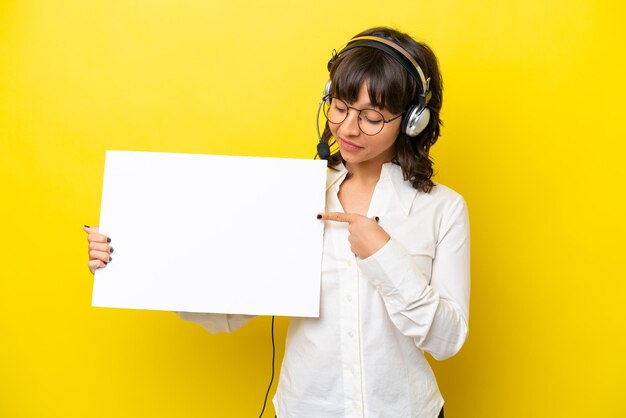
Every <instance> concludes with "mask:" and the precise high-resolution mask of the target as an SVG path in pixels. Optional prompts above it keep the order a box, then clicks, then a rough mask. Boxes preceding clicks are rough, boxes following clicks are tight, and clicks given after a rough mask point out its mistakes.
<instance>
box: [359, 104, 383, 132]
mask: <svg viewBox="0 0 626 418" xmlns="http://www.w3.org/2000/svg"><path fill="white" fill-rule="evenodd" d="M383 126H385V117H384V116H383V115H382V113H379V112H377V111H376V110H374V109H363V110H361V114H360V115H359V128H361V131H363V133H364V134H365V135H376V134H377V133H379V132H380V131H382V130H383Z"/></svg>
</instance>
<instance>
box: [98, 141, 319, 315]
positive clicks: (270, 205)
mask: <svg viewBox="0 0 626 418" xmlns="http://www.w3.org/2000/svg"><path fill="white" fill-rule="evenodd" d="M325 184H326V162H325V161H319V160H317V161H316V160H298V159H284V158H258V157H227V156H216V155H197V154H172V153H156V152H128V151H107V153H106V162H105V169H104V184H103V191H102V207H101V212H100V232H101V233H103V234H105V235H107V236H109V237H111V246H112V247H113V248H114V250H115V251H114V253H113V254H112V257H113V260H112V261H111V262H110V263H109V265H108V266H107V267H106V268H104V269H99V270H97V271H96V275H95V279H94V287H93V299H92V304H93V306H101V307H111V308H133V309H155V310H168V311H187V312H213V313H230V314H252V315H280V316H302V317H317V316H319V297H320V272H321V263H322V245H323V232H324V225H323V222H322V221H320V220H318V219H317V218H316V215H317V214H318V213H319V212H321V211H323V210H324V202H325V190H326V187H325Z"/></svg>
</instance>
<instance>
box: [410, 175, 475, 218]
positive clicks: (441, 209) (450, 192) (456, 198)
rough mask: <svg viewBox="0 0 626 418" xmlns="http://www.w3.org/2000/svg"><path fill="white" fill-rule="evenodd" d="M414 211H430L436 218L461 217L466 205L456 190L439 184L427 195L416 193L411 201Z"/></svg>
mask: <svg viewBox="0 0 626 418" xmlns="http://www.w3.org/2000/svg"><path fill="white" fill-rule="evenodd" d="M412 206H413V208H414V209H416V210H420V209H421V210H424V209H426V208H427V209H428V210H431V211H432V212H433V213H434V214H436V215H438V216H443V217H447V216H453V217H457V216H463V214H465V213H466V212H467V205H466V203H465V199H464V198H463V196H462V195H461V194H460V193H459V192H457V191H456V190H454V189H452V188H450V187H448V186H445V185H443V184H441V183H435V186H434V187H433V188H432V189H431V191H430V192H429V193H425V192H417V194H416V196H415V200H414V201H413V205H412Z"/></svg>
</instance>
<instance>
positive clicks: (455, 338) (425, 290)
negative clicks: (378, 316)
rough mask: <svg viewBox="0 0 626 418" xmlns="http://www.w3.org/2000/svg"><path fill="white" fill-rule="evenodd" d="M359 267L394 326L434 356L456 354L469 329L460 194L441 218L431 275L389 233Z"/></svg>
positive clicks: (466, 259) (465, 224)
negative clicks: (382, 301) (378, 247)
mask: <svg viewBox="0 0 626 418" xmlns="http://www.w3.org/2000/svg"><path fill="white" fill-rule="evenodd" d="M358 264H359V268H360V269H361V270H362V271H363V272H364V273H365V275H366V276H367V277H368V279H369V280H370V282H371V283H372V284H373V285H374V286H375V287H376V288H377V289H378V291H379V292H380V294H381V296H382V298H383V300H384V303H385V306H386V308H387V312H388V313H389V316H390V318H391V320H392V321H393V323H394V324H395V325H396V327H398V329H399V330H400V331H401V332H402V333H403V334H404V335H407V336H409V337H411V338H413V340H414V341H415V344H416V346H417V347H419V348H420V349H422V350H424V351H427V352H429V353H430V354H431V355H432V356H433V357H434V358H435V359H437V360H443V359H446V358H448V357H451V356H453V355H454V354H456V353H457V352H458V351H459V350H460V349H461V346H462V345H463V343H464V342H465V339H466V338H467V334H468V319H469V288H470V275H469V221H468V216H467V208H466V206H465V202H464V201H463V199H462V198H461V197H459V198H458V199H457V200H455V202H454V203H453V204H452V205H451V207H450V208H449V209H448V211H447V213H446V215H445V217H444V218H443V220H442V223H441V226H440V230H439V237H438V242H437V246H436V250H435V257H434V259H433V264H432V273H431V277H430V281H429V278H428V277H427V275H425V274H424V273H423V272H422V271H421V270H420V269H419V268H418V266H417V265H416V263H415V261H414V260H413V259H412V256H411V255H410V254H409V253H408V252H407V250H406V249H405V248H404V247H403V246H402V245H401V244H400V243H399V242H397V241H396V240H394V239H393V238H391V239H390V240H389V241H388V242H387V243H386V244H385V245H384V246H383V247H382V248H381V249H380V250H378V251H377V252H376V253H374V254H373V255H371V256H370V257H367V258H366V259H363V260H359V262H358Z"/></svg>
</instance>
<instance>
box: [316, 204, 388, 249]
mask: <svg viewBox="0 0 626 418" xmlns="http://www.w3.org/2000/svg"><path fill="white" fill-rule="evenodd" d="M318 218H319V219H323V220H325V221H334V222H346V223H347V224H348V232H349V233H350V236H348V241H350V248H351V250H352V252H353V253H354V254H356V255H357V256H358V257H360V258H367V257H369V256H371V255H372V254H374V253H375V252H376V251H378V250H380V249H381V248H382V247H384V246H385V244H386V243H387V241H389V239H390V238H391V237H390V236H389V234H387V232H385V230H384V229H383V228H382V227H381V226H380V225H378V217H374V218H368V217H367V216H363V215H359V214H357V213H341V212H322V213H320V214H319V215H318Z"/></svg>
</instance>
